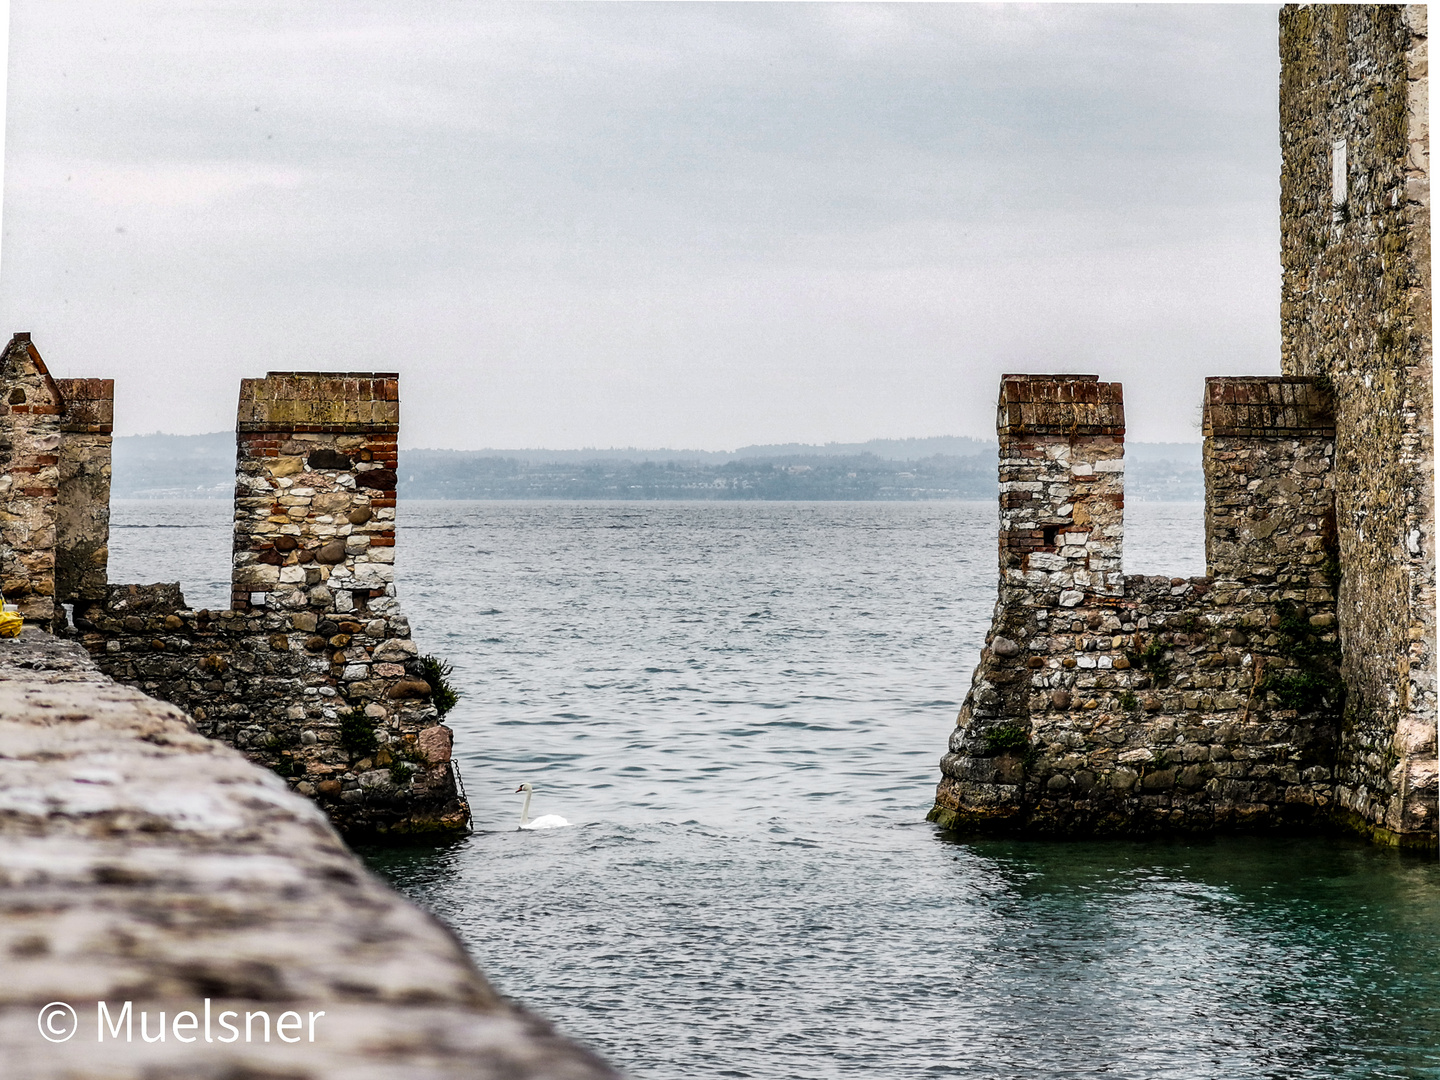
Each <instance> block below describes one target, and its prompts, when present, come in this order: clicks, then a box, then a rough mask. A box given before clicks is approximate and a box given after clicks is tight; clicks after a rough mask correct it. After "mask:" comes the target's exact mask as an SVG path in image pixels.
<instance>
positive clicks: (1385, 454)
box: [1280, 5, 1440, 845]
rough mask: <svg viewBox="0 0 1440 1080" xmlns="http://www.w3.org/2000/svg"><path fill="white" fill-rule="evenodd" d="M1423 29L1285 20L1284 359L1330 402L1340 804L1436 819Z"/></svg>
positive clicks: (1389, 12) (1410, 834)
mask: <svg viewBox="0 0 1440 1080" xmlns="http://www.w3.org/2000/svg"><path fill="white" fill-rule="evenodd" d="M1427 38H1428V29H1427V22H1426V9H1425V7H1424V6H1418V5H1417V6H1409V7H1398V6H1370V5H1366V6H1359V5H1357V6H1341V5H1304V6H1298V5H1292V6H1287V7H1285V8H1284V9H1283V10H1282V12H1281V15H1280V52H1281V61H1282V65H1281V81H1280V127H1281V135H1282V138H1281V150H1282V160H1281V174H1280V223H1281V266H1282V279H1281V358H1280V359H1281V369H1282V370H1283V371H1285V372H1286V373H1287V374H1292V375H1303V376H1311V377H1316V378H1319V379H1320V380H1321V381H1322V382H1323V383H1324V384H1325V385H1327V386H1329V387H1331V388H1332V389H1333V392H1334V397H1335V402H1336V439H1335V456H1336V464H1335V473H1334V475H1335V512H1336V528H1337V536H1338V543H1339V552H1338V555H1339V565H1340V569H1341V572H1342V573H1341V578H1340V602H1339V618H1340V636H1341V640H1342V642H1343V643H1344V661H1343V667H1344V674H1345V682H1346V685H1347V687H1348V689H1349V693H1348V695H1347V699H1346V708H1345V717H1344V723H1343V726H1342V730H1341V743H1340V769H1341V776H1340V782H1339V785H1338V787H1337V799H1338V802H1339V806H1340V809H1341V812H1342V813H1343V814H1344V815H1346V816H1347V817H1348V818H1349V819H1350V821H1351V823H1352V824H1353V825H1355V826H1356V827H1358V828H1360V829H1362V830H1365V831H1369V832H1372V833H1373V834H1374V835H1375V836H1376V837H1377V838H1379V839H1382V840H1384V841H1387V842H1392V843H1402V844H1407V845H1433V843H1434V839H1435V835H1436V817H1437V795H1440V793H1437V786H1436V771H1437V746H1436V705H1437V701H1436V681H1435V543H1436V536H1435V512H1434V511H1435V495H1434V475H1435V469H1434V465H1435V462H1434V427H1433V417H1432V389H1431V387H1432V383H1431V372H1432V355H1433V344H1432V337H1431V302H1430V163H1429V76H1428V66H1427V64H1428V59H1427V45H1428V41H1427Z"/></svg>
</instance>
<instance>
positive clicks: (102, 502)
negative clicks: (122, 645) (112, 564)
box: [0, 333, 115, 628]
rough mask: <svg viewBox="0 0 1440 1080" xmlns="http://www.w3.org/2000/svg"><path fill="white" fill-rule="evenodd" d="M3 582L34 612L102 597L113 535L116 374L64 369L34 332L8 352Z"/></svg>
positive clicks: (8, 596)
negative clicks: (58, 373)
mask: <svg viewBox="0 0 1440 1080" xmlns="http://www.w3.org/2000/svg"><path fill="white" fill-rule="evenodd" d="M0 388H3V389H0V589H3V591H4V595H5V600H6V601H7V602H8V603H11V604H14V605H15V607H16V610H18V611H19V612H20V614H21V615H23V616H24V617H25V619H26V620H27V621H30V622H35V623H38V624H40V625H42V626H45V627H46V628H50V627H52V626H57V625H60V624H63V623H64V621H65V614H64V611H63V610H62V609H61V607H60V605H61V604H63V603H73V602H75V601H77V600H81V599H86V600H89V599H95V598H97V597H102V596H103V595H104V591H105V566H106V561H107V557H108V551H107V544H108V543H109V538H110V433H111V422H112V411H113V401H114V397H115V384H114V383H113V382H112V381H111V380H110V379H55V378H52V377H51V375H50V372H49V370H48V369H47V368H46V366H45V361H44V360H43V359H41V356H40V353H39V351H38V350H37V349H36V348H35V346H34V345H33V344H32V343H31V341H30V335H29V334H25V333H19V334H16V335H15V336H14V337H12V338H11V339H10V343H9V345H7V346H6V348H5V353H4V356H3V358H0Z"/></svg>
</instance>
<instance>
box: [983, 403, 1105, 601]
mask: <svg viewBox="0 0 1440 1080" xmlns="http://www.w3.org/2000/svg"><path fill="white" fill-rule="evenodd" d="M996 427H997V429H998V432H999V436H1000V573H1001V577H1002V578H1003V580H1004V583H1005V584H1007V585H1010V586H1014V587H1016V588H1021V589H1025V590H1031V591H1035V592H1037V593H1041V594H1044V602H1045V603H1046V604H1047V605H1051V604H1058V605H1059V606H1060V607H1062V608H1063V607H1075V606H1076V605H1077V604H1079V603H1081V602H1082V601H1083V600H1084V599H1085V597H1086V596H1087V595H1091V596H1119V595H1121V593H1122V591H1123V589H1124V582H1123V580H1122V577H1121V574H1122V570H1121V559H1120V556H1121V543H1122V539H1123V532H1124V520H1123V519H1124V511H1125V492H1124V477H1125V463H1124V460H1123V457H1124V451H1125V406H1124V403H1123V401H1122V400H1121V392H1120V384H1119V383H1102V382H1100V381H1099V380H1098V379H1097V378H1096V377H1095V376H1094V375H1006V376H1004V378H1003V379H1002V380H1001V383H1000V410H999V416H998V418H997V421H996Z"/></svg>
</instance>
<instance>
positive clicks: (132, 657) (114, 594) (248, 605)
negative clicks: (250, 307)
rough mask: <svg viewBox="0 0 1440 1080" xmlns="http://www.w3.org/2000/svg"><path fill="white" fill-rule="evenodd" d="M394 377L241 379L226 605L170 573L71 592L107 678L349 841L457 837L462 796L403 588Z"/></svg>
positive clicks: (464, 811)
mask: <svg viewBox="0 0 1440 1080" xmlns="http://www.w3.org/2000/svg"><path fill="white" fill-rule="evenodd" d="M399 422H400V394H399V379H398V376H396V375H393V374H388V375H387V374H380V375H374V374H353V373H351V374H334V373H325V372H278V373H277V372H272V373H270V374H269V375H268V376H267V377H266V378H264V379H246V380H244V381H243V382H242V384H241V390H240V404H239V411H238V422H237V446H238V453H237V458H238V462H237V475H236V488H235V550H234V560H233V570H232V598H233V599H232V604H231V608H230V609H228V610H224V611H205V610H200V611H195V610H191V609H190V608H189V607H188V606H187V605H186V603H185V599H184V597H183V596H182V595H181V592H180V589H179V586H178V585H151V586H137V585H111V586H109V587H108V588H107V589H106V590H104V592H103V593H102V594H101V596H100V597H98V598H95V599H93V600H91V601H89V602H84V603H77V605H76V608H75V626H76V628H77V630H78V631H79V632H80V634H81V640H82V641H83V642H84V644H85V646H86V647H87V648H88V649H89V650H90V652H91V653H92V655H94V656H95V657H96V660H97V662H98V663H99V664H100V667H101V669H102V670H103V671H104V672H105V673H106V674H107V675H109V676H111V677H112V678H115V679H117V680H119V681H121V682H124V683H126V684H128V685H131V686H135V687H138V688H139V689H141V690H144V691H145V692H146V693H148V694H151V695H152V696H154V697H158V698H160V699H162V700H165V701H170V702H173V703H175V704H177V705H179V706H181V707H182V708H184V709H186V710H187V711H188V712H190V714H191V715H193V716H194V717H195V720H196V722H197V723H198V725H199V727H200V730H201V732H202V733H203V734H205V735H208V736H210V737H212V738H217V739H221V740H223V741H224V742H227V743H229V744H230V745H231V746H234V747H236V748H238V749H240V750H242V751H244V752H245V754H246V756H247V757H249V758H250V759H251V760H252V761H255V762H257V763H260V764H263V765H265V766H267V767H269V768H270V769H272V770H274V771H275V772H276V773H278V774H279V775H280V776H282V777H284V778H285V779H286V781H287V783H288V784H289V785H290V786H291V787H292V788H294V789H295V790H296V791H297V792H299V793H300V794H302V795H307V796H309V797H310V798H312V799H314V800H315V801H317V802H318V803H319V804H320V805H321V807H323V808H324V809H325V811H326V813H327V814H329V816H330V819H331V820H332V821H333V822H334V823H335V824H336V826H337V827H338V828H339V829H340V830H341V832H343V833H345V834H346V835H347V836H350V837H352V838H365V837H396V836H401V835H406V836H409V835H416V834H424V833H453V832H459V831H462V830H464V829H465V828H466V827H467V826H468V824H469V807H468V806H467V804H466V802H465V799H464V796H463V792H462V791H461V789H460V780H459V778H458V773H457V771H456V766H455V763H454V761H453V760H452V758H451V744H452V741H453V735H452V732H451V730H450V728H449V727H447V726H445V725H444V724H443V723H441V722H440V717H439V715H438V712H437V710H436V708H435V706H434V705H433V704H432V702H431V698H432V687H431V685H430V683H429V682H428V681H427V680H426V678H425V677H424V668H423V666H422V665H421V662H420V658H419V657H418V655H417V653H418V650H417V649H416V647H415V644H414V642H413V641H412V640H411V638H410V623H409V620H408V619H407V618H406V617H405V614H404V612H403V611H402V610H401V607H400V602H399V600H398V599H397V597H396V595H395V585H394V558H395V465H396V436H397V432H398V430H399Z"/></svg>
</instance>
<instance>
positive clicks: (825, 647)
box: [112, 503, 1440, 1080]
mask: <svg viewBox="0 0 1440 1080" xmlns="http://www.w3.org/2000/svg"><path fill="white" fill-rule="evenodd" d="M133 505H134V504H130V506H133ZM194 505H195V504H191V506H192V507H193V506H194ZM201 505H202V506H203V504H201ZM130 506H127V505H126V504H119V505H118V506H117V521H118V524H119V525H120V527H119V528H117V530H116V532H115V534H114V535H115V539H114V540H113V541H112V565H113V564H115V563H117V562H118V563H120V564H121V565H122V566H123V565H124V564H125V562H124V561H125V560H132V561H133V562H134V564H135V565H147V563H146V561H145V560H146V559H149V562H148V565H149V566H155V565H170V564H173V563H174V560H175V559H176V557H177V556H176V555H175V552H176V551H177V550H179V549H184V550H193V551H197V552H199V551H202V550H209V549H210V548H211V547H214V548H215V549H216V550H218V551H219V552H220V553H221V554H222V555H223V552H224V550H225V543H224V539H225V538H224V535H223V529H224V526H225V524H226V521H225V519H224V516H223V515H215V521H214V522H212V523H209V524H204V523H202V525H203V528H200V529H196V530H192V531H191V532H188V533H176V534H174V535H169V536H167V535H166V534H167V531H168V530H169V529H170V528H171V527H172V526H176V527H178V526H179V525H183V524H186V523H187V522H190V518H191V517H193V516H194V515H195V513H196V512H195V511H194V510H192V509H186V508H184V507H179V508H173V509H168V510H167V509H165V508H160V507H156V506H155V505H154V504H148V505H145V506H142V507H139V508H137V509H136V511H135V513H134V516H133V518H128V519H127V518H126V517H125V516H124V515H126V514H130V513H131V510H130ZM221 509H222V510H227V509H228V508H226V507H221ZM1128 512H1130V513H1131V515H1132V520H1131V522H1130V523H1129V524H1128V525H1127V544H1128V545H1129V548H1130V551H1131V552H1132V555H1130V556H1127V569H1129V570H1131V571H1132V572H1147V573H1161V572H1173V573H1177V574H1193V573H1197V572H1199V564H1200V559H1199V551H1200V544H1201V527H1200V521H1199V513H1198V508H1195V507H1174V506H1169V507H1167V506H1161V507H1154V506H1150V507H1145V506H1141V507H1138V508H1132V509H1131V510H1129V511H1128ZM128 524H133V525H135V526H144V527H135V528H130V527H128ZM214 529H220V530H222V532H220V533H217V534H216V536H215V537H210V536H209V531H210V530H214ZM994 530H995V523H994V509H993V507H992V506H990V505H988V504H987V505H975V504H963V503H949V504H928V505H927V504H921V505H913V504H902V505H895V504H875V503H868V504H725V505H716V504H688V505H687V504H675V503H648V504H628V505H627V504H614V503H611V504H590V505H587V504H576V503H551V504H539V503H528V504H504V503H431V504H419V505H409V504H407V505H405V506H402V508H401V529H400V537H399V545H398V547H397V552H398V555H399V563H398V565H397V572H398V575H399V584H400V591H401V597H402V600H403V602H404V603H405V607H406V611H407V613H408V614H409V616H410V619H411V622H412V624H413V625H414V628H415V634H416V637H417V639H418V641H419V643H420V645H421V647H422V648H423V649H425V650H426V651H434V652H438V653H440V654H442V655H444V656H446V657H448V658H449V659H450V660H451V661H453V662H454V664H455V668H456V679H457V682H458V683H459V685H460V688H461V689H462V690H463V691H464V693H465V698H464V700H463V702H462V704H461V705H460V706H459V707H457V709H456V710H455V712H454V713H453V714H452V716H451V722H452V723H453V724H454V726H455V729H456V732H457V741H456V750H457V755H458V760H459V762H460V764H461V766H462V768H463V771H464V776H465V780H466V783H467V787H468V790H469V795H470V798H471V804H472V807H473V808H474V811H475V819H476V833H475V834H474V835H473V836H471V837H468V838H466V839H465V840H463V841H460V842H458V843H455V844H453V845H450V846H448V847H445V848H441V849H413V850H401V851H373V852H367V853H366V854H367V856H368V858H369V859H370V861H371V864H372V865H373V866H374V867H375V868H376V869H377V870H379V871H380V872H381V873H383V874H385V875H386V876H388V877H389V878H390V879H391V880H392V881H394V882H395V883H396V885H397V886H398V887H399V888H401V889H402V890H404V891H405V892H407V893H409V894H410V895H412V896H414V897H415V898H416V899H417V900H418V901H420V902H421V903H422V904H424V905H426V906H427V907H429V908H430V909H431V910H433V911H435V912H436V913H437V914H439V915H440V916H441V917H442V918H443V919H445V920H446V921H447V922H449V923H450V924H451V925H452V926H453V927H455V929H456V931H457V932H458V933H459V934H460V936H461V938H462V939H463V940H464V941H465V942H466V944H467V945H468V946H469V947H470V948H471V950H472V951H473V953H474V955H475V957H476V959H477V961H478V962H479V963H480V965H481V966H482V967H483V968H484V970H485V971H486V973H487V975H488V976H489V977H490V978H491V979H492V980H493V981H494V982H495V984H496V985H497V986H498V987H499V988H500V989H501V990H502V991H503V992H504V993H506V994H508V995H510V996H511V997H513V998H514V999H515V1000H517V1001H520V1002H522V1003H524V1004H525V1005H527V1006H529V1007H531V1008H533V1009H535V1010H537V1011H538V1012H540V1013H543V1014H544V1015H546V1016H549V1017H551V1018H552V1019H554V1020H555V1021H556V1023H557V1024H558V1025H559V1026H560V1028H561V1029H562V1030H564V1031H566V1032H567V1033H569V1034H571V1035H574V1036H575V1037H577V1038H579V1039H582V1040H583V1041H585V1042H586V1043H588V1044H590V1045H591V1046H593V1047H595V1048H596V1049H598V1050H599V1051H600V1052H601V1053H603V1054H604V1055H606V1056H607V1057H608V1058H609V1059H610V1060H611V1061H613V1062H614V1063H615V1064H617V1065H618V1066H620V1067H621V1068H623V1069H624V1070H625V1071H627V1072H628V1073H629V1074H630V1075H632V1076H635V1077H638V1078H655V1080H659V1078H665V1080H668V1078H672V1077H673V1078H680V1077H685V1078H690V1077H756V1078H775V1080H780V1078H792V1077H807V1078H808V1077H862V1076H863V1077H875V1078H881V1080H888V1078H897V1080H899V1078H907V1080H908V1078H921V1077H957V1078H966V1080H968V1078H975V1080H992V1078H998V1080H1008V1078H1025V1080H1033V1078H1036V1077H1039V1078H1047V1077H1077V1078H1078V1077H1085V1078H1091V1077H1093V1078H1125V1080H1130V1078H1134V1080H1152V1078H1177V1080H1179V1078H1185V1080H1189V1078H1216V1080H1249V1078H1303V1080H1333V1078H1347V1080H1348V1078H1354V1080H1361V1078H1365V1080H1369V1078H1372V1077H1405V1078H1415V1077H1434V1076H1440V947H1437V943H1440V865H1437V864H1436V863H1435V862H1433V861H1428V860H1422V859H1417V858H1411V857H1402V856H1400V855H1399V854H1397V853H1395V852H1392V851H1384V850H1377V849H1373V848H1370V847H1367V846H1365V845H1362V844H1360V843H1358V842H1354V841H1349V840H1343V839H1338V838H1328V839H1327V838H1312V839H1304V840H1300V839H1275V838H1270V839H1266V838H1224V839H1219V840H1216V841H1214V842H1210V843H1198V844H1170V843H1156V844H1136V843H1105V844H1084V843H1065V844H1058V843H998V842H996V843H959V842H956V841H955V840H953V839H952V838H949V837H947V836H946V835H945V834H943V833H941V832H939V831H937V830H936V829H935V828H934V827H933V826H931V825H929V824H926V823H925V821H924V816H925V813H926V811H927V810H928V809H929V808H930V801H931V797H932V796H933V792H934V786H935V782H936V779H937V777H938V769H937V763H938V760H939V757H940V754H941V753H942V751H943V749H944V745H945V739H946V736H947V734H948V733H949V731H950V728H951V726H952V725H953V723H954V717H955V713H956V710H957V708H958V706H959V702H960V699H961V697H962V696H963V694H964V691H965V689H966V687H967V686H968V684H969V675H970V665H972V664H973V662H974V659H975V657H976V655H977V653H978V649H979V642H980V640H981V638H982V636H983V634H984V631H985V629H986V627H987V625H988V622H989V618H990V612H991V608H992V606H993V603H994V597H995V593H994V588H995V585H994V572H995V571H994V564H995V531H994ZM177 536H179V537H183V538H184V539H185V543H184V544H180V545H176V544H175V543H174V541H175V538H176V537H177ZM146 544H157V545H159V547H157V549H156V550H157V551H164V552H166V553H168V554H166V555H165V558H166V559H168V560H170V562H169V563H164V562H162V561H160V559H159V557H158V556H157V555H156V554H155V553H153V552H152V553H151V554H149V555H147V554H146V549H145V545H146ZM1135 556H1138V557H1135ZM205 566H206V567H207V569H198V568H197V569H194V570H191V569H188V568H187V567H186V566H184V565H182V566H181V567H180V571H179V572H180V573H181V574H182V575H184V574H191V575H192V577H191V578H190V580H191V581H194V582H196V583H197V584H196V586H195V590H196V595H197V596H200V595H203V594H204V593H203V590H205V589H206V588H207V587H210V586H214V587H216V588H218V589H222V590H223V588H224V586H225V581H224V577H223V575H224V566H223V564H222V565H221V567H220V570H219V572H218V573H219V576H218V577H217V576H216V572H215V571H214V570H213V568H209V563H208V562H207V563H206V564H205ZM207 574H209V575H210V576H209V577H207V576H206V575H207ZM117 580H123V578H121V577H119V576H118V575H117ZM188 587H189V585H188V582H187V588H188ZM197 602H201V601H197ZM526 780H528V781H531V782H533V783H534V784H535V786H536V794H535V805H534V807H533V812H534V813H535V814H546V813H560V814H563V815H564V816H566V817H567V818H569V819H570V820H571V821H572V822H574V823H575V824H574V825H573V826H572V827H570V828H566V829H558V830H552V831H548V832H521V831H518V830H517V829H516V827H515V826H516V824H517V823H518V818H519V811H520V804H519V799H518V797H517V796H516V795H515V794H514V792H515V788H516V786H517V785H518V784H519V783H520V782H522V781H526Z"/></svg>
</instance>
